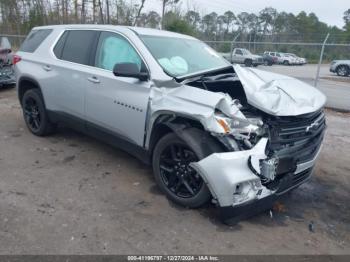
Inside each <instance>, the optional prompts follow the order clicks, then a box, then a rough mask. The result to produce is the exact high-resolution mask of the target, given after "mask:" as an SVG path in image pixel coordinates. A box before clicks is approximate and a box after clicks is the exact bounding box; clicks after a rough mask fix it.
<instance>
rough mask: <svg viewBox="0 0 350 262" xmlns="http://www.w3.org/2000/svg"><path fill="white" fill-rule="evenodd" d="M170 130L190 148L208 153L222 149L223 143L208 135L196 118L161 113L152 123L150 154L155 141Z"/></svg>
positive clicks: (149, 144)
mask: <svg viewBox="0 0 350 262" xmlns="http://www.w3.org/2000/svg"><path fill="white" fill-rule="evenodd" d="M171 132H172V133H175V134H176V135H177V136H178V137H179V138H181V139H182V140H184V141H185V142H186V143H187V144H188V145H189V146H191V147H192V148H197V149H198V150H202V151H203V152H206V153H208V154H209V153H212V152H219V151H220V152H222V151H224V147H223V145H222V144H221V143H220V142H219V141H218V140H217V139H216V138H215V137H213V136H212V135H210V134H209V133H208V132H207V131H206V130H205V129H204V127H203V125H202V124H201V123H200V122H199V121H198V120H195V119H193V118H191V117H188V116H182V115H175V114H162V115H160V116H158V117H157V119H156V120H155V121H154V124H153V125H152V129H151V134H150V138H149V143H148V150H149V152H150V153H151V155H153V151H154V148H155V146H156V144H157V141H159V139H160V138H162V137H163V136H164V135H166V134H168V133H171ZM198 139H199V140H198Z"/></svg>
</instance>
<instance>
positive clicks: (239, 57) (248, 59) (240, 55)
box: [222, 48, 264, 67]
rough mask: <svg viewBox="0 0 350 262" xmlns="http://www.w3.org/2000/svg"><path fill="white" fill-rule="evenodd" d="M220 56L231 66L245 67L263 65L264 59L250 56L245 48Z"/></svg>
mask: <svg viewBox="0 0 350 262" xmlns="http://www.w3.org/2000/svg"><path fill="white" fill-rule="evenodd" d="M222 56H223V57H224V58H225V59H226V60H228V61H229V62H231V63H232V64H244V65H245V66H248V67H250V66H254V67H256V66H258V65H262V64H263V63H264V59H263V58H262V57H261V56H259V55H254V54H252V53H251V52H250V51H249V50H247V49H245V48H235V49H233V52H232V56H231V53H223V54H222Z"/></svg>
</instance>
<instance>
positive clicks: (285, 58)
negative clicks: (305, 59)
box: [279, 53, 298, 65]
mask: <svg viewBox="0 0 350 262" xmlns="http://www.w3.org/2000/svg"><path fill="white" fill-rule="evenodd" d="M279 54H280V56H281V59H280V61H281V64H283V65H296V64H297V63H298V60H297V59H296V58H295V57H293V56H291V55H289V54H286V53H279Z"/></svg>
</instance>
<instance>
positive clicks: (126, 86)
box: [14, 25, 326, 220]
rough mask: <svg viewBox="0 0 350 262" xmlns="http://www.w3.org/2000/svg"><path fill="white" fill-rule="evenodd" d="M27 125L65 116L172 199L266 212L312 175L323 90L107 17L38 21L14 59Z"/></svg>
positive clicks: (42, 130) (231, 211) (48, 128)
mask: <svg viewBox="0 0 350 262" xmlns="http://www.w3.org/2000/svg"><path fill="white" fill-rule="evenodd" d="M14 61H16V65H15V70H16V77H17V89H18V97H19V101H20V103H21V105H22V108H23V115H24V120H25V122H26V125H27V126H28V128H29V130H30V131H31V132H32V133H33V134H34V135H38V136H45V135H48V134H51V133H52V132H53V131H54V130H55V127H56V126H57V124H60V123H64V124H66V125H68V126H70V127H73V128H75V129H77V130H80V131H82V132H84V133H86V134H89V135H92V136H95V137H97V138H99V139H101V140H104V141H106V142H108V143H110V144H112V145H114V146H117V147H120V148H122V149H124V150H126V151H128V152H130V153H132V154H133V155H135V156H136V157H138V158H140V159H141V160H142V161H144V162H145V163H148V164H151V165H152V166H153V171H154V175H155V180H156V182H157V184H158V185H159V187H160V188H161V189H162V190H163V192H164V193H165V194H166V195H167V196H168V197H169V198H170V199H171V200H173V201H175V202H176V203H178V204H180V205H183V206H186V207H191V208H196V207H199V206H202V205H203V204H205V203H206V202H208V201H210V200H211V201H212V203H214V204H215V205H217V206H218V207H220V208H221V211H222V218H223V219H224V220H226V219H228V218H230V217H232V216H234V217H235V218H237V217H238V218H241V217H244V216H246V215H251V213H252V212H253V213H256V212H259V211H261V210H264V209H267V208H269V207H270V206H271V204H272V202H273V201H274V200H275V199H277V198H278V197H279V196H280V195H281V194H283V193H285V192H287V191H290V190H291V189H294V188H296V187H298V186H299V185H301V184H302V183H304V182H305V181H306V180H307V179H308V178H309V177H310V175H311V173H312V170H313V167H314V165H315V161H316V158H317V156H318V154H319V152H320V148H321V142H322V139H323V135H324V130H325V116H324V113H323V106H324V104H325V101H326V98H325V96H324V95H323V94H322V93H320V92H319V91H318V90H316V89H314V88H313V87H311V86H309V85H307V84H305V83H303V82H300V81H299V80H296V79H293V78H290V77H286V76H281V75H277V74H273V73H268V72H264V71H260V70H257V69H252V68H242V67H240V66H239V65H234V66H232V65H231V64H230V63H229V62H227V61H226V60H225V59H223V58H222V57H221V56H220V55H218V54H217V53H216V52H215V51H214V50H213V49H211V48H210V47H209V46H207V45H206V44H204V43H203V42H201V41H199V40H197V39H195V38H192V37H189V36H185V35H180V34H176V33H171V32H166V31H159V30H153V29H145V28H134V27H121V26H111V25H108V26H107V25H104V26H102V25H85V26H84V25H60V26H46V27H37V28H34V29H33V30H32V31H31V33H30V34H29V35H28V37H27V39H26V40H25V42H24V43H23V45H22V47H21V48H20V50H19V51H18V52H17V54H16V57H15V59H14Z"/></svg>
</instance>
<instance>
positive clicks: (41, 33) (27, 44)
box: [19, 29, 52, 53]
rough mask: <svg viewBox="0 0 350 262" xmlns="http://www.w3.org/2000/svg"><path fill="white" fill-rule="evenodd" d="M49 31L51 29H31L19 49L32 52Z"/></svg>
mask: <svg viewBox="0 0 350 262" xmlns="http://www.w3.org/2000/svg"><path fill="white" fill-rule="evenodd" d="M51 32H52V29H39V30H32V31H31V32H30V33H29V35H28V36H27V37H26V39H25V40H24V42H23V44H22V45H21V48H20V49H19V51H22V52H28V53H33V52H34V51H35V50H36V49H37V48H38V47H39V46H40V44H41V43H42V42H43V41H44V40H45V39H46V37H47V36H48V35H49V34H50V33H51Z"/></svg>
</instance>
